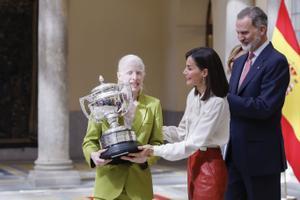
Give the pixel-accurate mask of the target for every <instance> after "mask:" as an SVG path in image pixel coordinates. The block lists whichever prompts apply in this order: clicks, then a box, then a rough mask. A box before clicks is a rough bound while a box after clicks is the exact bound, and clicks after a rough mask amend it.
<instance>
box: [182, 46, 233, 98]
mask: <svg viewBox="0 0 300 200" xmlns="http://www.w3.org/2000/svg"><path fill="white" fill-rule="evenodd" d="M188 57H192V58H193V60H194V61H195V63H196V65H197V67H198V68H199V69H200V70H203V69H207V70H208V75H207V76H206V78H205V82H206V90H205V92H204V95H203V96H202V98H201V100H207V99H209V97H210V96H211V94H212V93H213V94H214V95H215V96H217V97H225V96H226V95H227V93H228V87H229V86H228V81H227V79H226V75H225V72H224V68H223V65H222V62H221V59H220V57H219V56H218V54H217V53H216V52H215V51H214V50H213V49H212V48H208V47H198V48H194V49H191V50H190V51H188V52H187V53H186V54H185V59H187V58H188ZM195 94H196V95H197V94H198V91H197V90H195Z"/></svg>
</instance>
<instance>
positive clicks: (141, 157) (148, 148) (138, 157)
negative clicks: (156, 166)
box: [121, 144, 153, 163]
mask: <svg viewBox="0 0 300 200" xmlns="http://www.w3.org/2000/svg"><path fill="white" fill-rule="evenodd" d="M138 149H139V150H141V151H140V152H137V153H130V154H128V155H127V156H122V157H121V159H123V160H128V161H130V162H134V163H144V162H146V161H147V159H148V157H149V156H152V154H153V147H152V145H150V144H147V145H144V146H139V147H138Z"/></svg>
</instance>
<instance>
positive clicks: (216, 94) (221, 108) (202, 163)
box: [128, 47, 229, 200]
mask: <svg viewBox="0 0 300 200" xmlns="http://www.w3.org/2000/svg"><path fill="white" fill-rule="evenodd" d="M183 74H184V76H185V78H186V84H187V85H188V86H192V87H193V89H192V90H191V91H190V93H189V94H188V97H187V102H186V109H185V112H184V115H183V117H182V120H181V122H180V124H179V126H178V127H175V126H168V127H164V130H163V133H164V137H165V139H167V140H168V141H169V142H170V143H168V144H164V145H160V146H156V145H145V146H143V147H140V149H143V151H142V152H140V153H132V154H131V156H135V157H139V158H141V157H144V156H153V155H154V156H160V157H163V158H165V159H167V160H171V161H173V160H180V159H184V158H188V173H187V174H188V196H189V199H190V200H202V199H205V200H223V199H224V193H225V189H226V183H227V170H226V165H225V162H224V160H223V158H222V155H221V150H220V147H221V146H222V145H224V144H226V143H227V141H228V139H229V106H228V102H227V98H226V95H227V92H228V83H227V80H226V76H225V72H224V69H223V66H222V62H221V60H220V58H219V56H218V54H217V53H216V52H215V51H214V50H213V49H211V48H205V47H202V48H194V49H192V50H190V51H188V52H187V53H186V66H185V69H184V71H183ZM128 159H129V160H130V158H128Z"/></svg>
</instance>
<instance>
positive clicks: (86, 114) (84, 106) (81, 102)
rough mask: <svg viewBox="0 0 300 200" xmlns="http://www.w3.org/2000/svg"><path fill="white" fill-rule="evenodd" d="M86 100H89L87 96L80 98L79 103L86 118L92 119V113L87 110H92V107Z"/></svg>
mask: <svg viewBox="0 0 300 200" xmlns="http://www.w3.org/2000/svg"><path fill="white" fill-rule="evenodd" d="M86 102H88V101H87V99H86V97H81V98H79V103H80V107H81V110H82V112H83V114H84V115H85V116H86V118H88V119H90V114H89V113H88V111H87V109H88V110H89V112H90V109H89V107H88V105H87V104H86Z"/></svg>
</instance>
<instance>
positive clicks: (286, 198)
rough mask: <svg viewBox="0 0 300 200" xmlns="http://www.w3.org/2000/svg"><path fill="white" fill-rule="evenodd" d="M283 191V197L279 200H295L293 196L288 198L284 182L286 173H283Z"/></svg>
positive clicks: (285, 182)
mask: <svg viewBox="0 0 300 200" xmlns="http://www.w3.org/2000/svg"><path fill="white" fill-rule="evenodd" d="M283 189H284V197H283V198H281V200H297V198H296V197H294V196H289V195H288V191H287V181H286V171H284V172H283Z"/></svg>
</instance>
